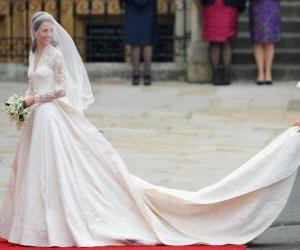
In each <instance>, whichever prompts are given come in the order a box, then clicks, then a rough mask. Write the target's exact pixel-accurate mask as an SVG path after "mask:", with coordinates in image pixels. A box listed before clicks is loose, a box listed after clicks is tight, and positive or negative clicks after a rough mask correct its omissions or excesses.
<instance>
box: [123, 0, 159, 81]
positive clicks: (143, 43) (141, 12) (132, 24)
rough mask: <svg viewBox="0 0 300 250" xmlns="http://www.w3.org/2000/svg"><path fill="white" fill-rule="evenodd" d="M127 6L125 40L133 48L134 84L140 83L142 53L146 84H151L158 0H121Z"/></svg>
mask: <svg viewBox="0 0 300 250" xmlns="http://www.w3.org/2000/svg"><path fill="white" fill-rule="evenodd" d="M121 5H122V6H124V8H125V23H124V26H125V37H124V42H125V44H128V45H130V46H131V48H132V66H133V72H132V84H133V85H139V84H140V61H141V54H142V56H143V60H144V72H143V73H144V74H143V80H144V85H151V62H152V53H153V48H152V47H153V45H154V43H155V38H156V25H157V3H156V0H121Z"/></svg>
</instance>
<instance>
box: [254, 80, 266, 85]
mask: <svg viewBox="0 0 300 250" xmlns="http://www.w3.org/2000/svg"><path fill="white" fill-rule="evenodd" d="M256 84H257V85H263V84H265V81H256Z"/></svg>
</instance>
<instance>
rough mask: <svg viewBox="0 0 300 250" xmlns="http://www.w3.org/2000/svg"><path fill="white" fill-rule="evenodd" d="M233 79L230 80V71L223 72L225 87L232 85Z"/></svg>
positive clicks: (227, 69) (226, 69)
mask: <svg viewBox="0 0 300 250" xmlns="http://www.w3.org/2000/svg"><path fill="white" fill-rule="evenodd" d="M230 83H231V79H230V69H229V68H225V69H224V72H223V85H230Z"/></svg>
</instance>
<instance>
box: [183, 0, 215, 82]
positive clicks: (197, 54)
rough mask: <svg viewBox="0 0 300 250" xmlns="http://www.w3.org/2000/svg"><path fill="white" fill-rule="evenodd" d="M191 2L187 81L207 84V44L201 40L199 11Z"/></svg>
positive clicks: (208, 76)
mask: <svg viewBox="0 0 300 250" xmlns="http://www.w3.org/2000/svg"><path fill="white" fill-rule="evenodd" d="M195 1H199V0H193V1H190V8H189V15H188V16H189V18H190V30H191V41H190V43H189V46H188V56H187V80H188V82H209V81H210V78H211V77H210V75H211V68H210V63H209V58H208V43H207V42H205V41H203V40H202V39H201V28H202V27H201V10H199V8H198V5H197V3H196V2H195Z"/></svg>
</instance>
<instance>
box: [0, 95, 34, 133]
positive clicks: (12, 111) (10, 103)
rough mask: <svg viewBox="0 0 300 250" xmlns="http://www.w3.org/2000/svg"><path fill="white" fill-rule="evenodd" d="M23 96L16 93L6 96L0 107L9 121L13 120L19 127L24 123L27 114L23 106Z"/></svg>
mask: <svg viewBox="0 0 300 250" xmlns="http://www.w3.org/2000/svg"><path fill="white" fill-rule="evenodd" d="M23 101H24V98H23V97H22V96H18V95H16V94H14V95H12V96H11V97H9V98H8V100H7V102H6V103H5V104H2V105H1V109H2V110H3V111H4V112H6V113H7V115H8V118H9V120H10V121H11V122H14V123H15V124H16V126H17V128H18V129H19V128H20V127H21V126H23V125H24V124H25V123H26V118H27V117H28V115H29V111H28V109H26V108H24V107H23Z"/></svg>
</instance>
